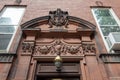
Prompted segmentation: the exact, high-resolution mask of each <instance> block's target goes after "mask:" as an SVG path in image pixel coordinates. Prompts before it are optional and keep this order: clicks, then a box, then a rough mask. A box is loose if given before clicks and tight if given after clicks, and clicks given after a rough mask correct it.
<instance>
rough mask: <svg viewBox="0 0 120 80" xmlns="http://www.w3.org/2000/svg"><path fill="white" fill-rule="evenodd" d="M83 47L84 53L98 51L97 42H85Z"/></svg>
mask: <svg viewBox="0 0 120 80" xmlns="http://www.w3.org/2000/svg"><path fill="white" fill-rule="evenodd" d="M82 48H83V51H84V53H96V48H95V44H91V43H83V44H82Z"/></svg>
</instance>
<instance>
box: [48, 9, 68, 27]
mask: <svg viewBox="0 0 120 80" xmlns="http://www.w3.org/2000/svg"><path fill="white" fill-rule="evenodd" d="M49 25H50V28H52V27H53V25H54V26H56V27H61V26H65V27H66V28H67V25H68V12H67V11H62V10H61V9H57V10H56V11H50V12H49Z"/></svg>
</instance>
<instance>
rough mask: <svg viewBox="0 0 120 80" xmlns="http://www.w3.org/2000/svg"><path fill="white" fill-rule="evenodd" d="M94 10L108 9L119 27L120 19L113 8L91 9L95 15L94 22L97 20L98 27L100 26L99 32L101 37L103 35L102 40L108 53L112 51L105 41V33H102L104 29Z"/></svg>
mask: <svg viewBox="0 0 120 80" xmlns="http://www.w3.org/2000/svg"><path fill="white" fill-rule="evenodd" d="M94 9H108V10H109V12H110V13H111V15H112V17H113V18H114V19H115V21H116V23H117V24H118V26H119V27H120V20H119V18H118V17H117V15H116V14H115V12H114V11H113V9H112V8H100V7H95V8H91V11H92V15H93V17H94V20H95V22H96V24H97V26H98V30H99V32H100V35H101V37H102V39H103V42H104V45H105V47H106V50H107V51H108V52H110V51H109V50H110V48H109V44H108V43H107V41H106V40H105V36H104V34H103V32H102V29H101V27H100V26H101V25H100V24H99V22H98V20H97V17H96V14H95V13H94ZM111 26H112V25H111ZM112 52H113V51H112Z"/></svg>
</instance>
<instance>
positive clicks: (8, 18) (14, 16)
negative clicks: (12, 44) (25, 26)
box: [1, 7, 25, 25]
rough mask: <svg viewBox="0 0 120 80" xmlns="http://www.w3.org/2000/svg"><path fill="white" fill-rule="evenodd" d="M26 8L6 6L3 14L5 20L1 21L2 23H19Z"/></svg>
mask: <svg viewBox="0 0 120 80" xmlns="http://www.w3.org/2000/svg"><path fill="white" fill-rule="evenodd" d="M24 10H25V8H24V7H23V8H22V7H6V8H5V10H4V12H3V14H2V16H1V18H2V20H4V22H1V24H6V25H8V24H11V25H18V23H19V21H20V18H21V17H22V15H23V12H24ZM7 23H8V24H7Z"/></svg>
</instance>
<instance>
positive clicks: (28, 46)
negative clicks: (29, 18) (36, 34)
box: [22, 42, 34, 52]
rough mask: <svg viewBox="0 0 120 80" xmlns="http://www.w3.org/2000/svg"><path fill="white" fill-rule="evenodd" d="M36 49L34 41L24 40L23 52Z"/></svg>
mask: <svg viewBox="0 0 120 80" xmlns="http://www.w3.org/2000/svg"><path fill="white" fill-rule="evenodd" d="M33 49H34V42H23V43H22V51H23V52H32V51H33Z"/></svg>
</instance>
